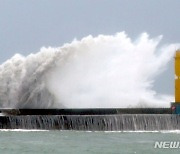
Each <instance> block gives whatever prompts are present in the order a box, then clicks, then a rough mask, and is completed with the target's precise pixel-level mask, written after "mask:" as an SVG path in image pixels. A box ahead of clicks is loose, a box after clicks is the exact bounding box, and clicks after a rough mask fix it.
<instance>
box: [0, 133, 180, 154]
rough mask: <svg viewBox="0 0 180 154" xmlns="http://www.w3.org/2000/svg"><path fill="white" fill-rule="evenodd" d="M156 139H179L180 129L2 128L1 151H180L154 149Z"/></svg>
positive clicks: (17, 153) (114, 153) (65, 153)
mask: <svg viewBox="0 0 180 154" xmlns="http://www.w3.org/2000/svg"><path fill="white" fill-rule="evenodd" d="M156 141H180V132H179V131H163V132H140V131H139V132H85V131H57V130H56V131H38V130H37V131H36V130H32V131H31V130H1V131H0V154H26V153H27V154H92V153H93V154H152V153H158V154H161V153H162V154H170V153H171V154H172V153H180V149H155V148H154V144H155V142H156Z"/></svg>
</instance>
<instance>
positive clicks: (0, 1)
mask: <svg viewBox="0 0 180 154" xmlns="http://www.w3.org/2000/svg"><path fill="white" fill-rule="evenodd" d="M179 6H180V1H179V0H173V1H172V0H158V1H157V0H26V1H24V0H0V64H2V63H3V62H4V61H6V60H7V59H9V58H11V57H12V56H13V55H14V54H15V53H20V54H22V55H25V56H26V55H28V54H30V53H36V52H38V51H39V49H40V48H41V47H42V46H45V47H48V46H53V47H59V46H62V45H63V44H64V43H67V42H69V43H70V42H71V41H72V40H73V39H74V38H77V39H81V38H83V37H85V36H87V35H93V36H97V35H98V34H107V35H113V34H115V33H117V32H121V31H126V33H127V34H128V36H129V37H131V38H132V39H135V38H137V37H138V36H139V35H140V34H141V33H142V32H147V33H149V35H150V37H156V36H158V35H163V40H162V42H161V43H162V44H169V43H178V42H180V35H179V27H180V18H179ZM173 71H174V70H173V60H172V61H171V62H170V64H169V65H168V68H167V70H166V71H165V72H164V73H163V74H161V75H160V76H159V77H158V79H157V80H156V83H155V86H154V88H155V89H156V91H157V92H161V93H168V94H173V93H174V82H173V81H174V74H173Z"/></svg>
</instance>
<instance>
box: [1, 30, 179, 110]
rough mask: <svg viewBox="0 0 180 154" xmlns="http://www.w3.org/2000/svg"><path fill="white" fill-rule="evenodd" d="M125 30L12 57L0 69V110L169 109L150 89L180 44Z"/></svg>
mask: <svg viewBox="0 0 180 154" xmlns="http://www.w3.org/2000/svg"><path fill="white" fill-rule="evenodd" d="M161 39H162V36H159V37H156V38H149V36H148V34H147V33H143V34H141V35H140V36H139V37H138V38H137V39H135V40H131V39H130V38H129V37H128V36H127V35H126V33H125V32H121V33H117V34H115V35H99V36H97V37H92V36H87V37H85V38H83V39H82V40H80V41H78V40H74V41H73V42H72V43H70V44H65V45H63V46H62V47H57V48H52V47H49V48H44V47H43V48H41V50H40V51H39V52H38V53H36V54H30V55H28V56H27V57H24V56H22V55H19V54H16V55H15V56H14V57H12V58H11V59H9V60H7V61H6V62H4V63H3V64H2V65H0V107H1V108H56V107H57V108H91V107H93V108H96V107H97V108H98V107H100V108H106V107H111V108H112V107H119V108H120V107H169V102H170V101H173V97H172V96H169V95H161V94H157V93H156V91H155V90H153V84H154V81H155V78H156V77H157V76H158V75H159V74H160V73H162V72H163V71H164V70H165V68H166V66H167V63H168V62H169V61H170V59H172V57H173V55H174V51H175V50H176V49H177V48H178V47H179V44H170V45H164V46H162V47H159V46H158V44H159V42H160V40H161Z"/></svg>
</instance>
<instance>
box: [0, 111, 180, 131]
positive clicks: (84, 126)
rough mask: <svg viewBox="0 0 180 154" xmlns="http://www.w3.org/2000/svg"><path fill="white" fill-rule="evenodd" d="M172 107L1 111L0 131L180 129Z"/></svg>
mask: <svg viewBox="0 0 180 154" xmlns="http://www.w3.org/2000/svg"><path fill="white" fill-rule="evenodd" d="M171 113H172V111H171V109H170V108H140V109H138V108H134V109H129V108H128V109H1V114H2V115H3V116H1V117H0V129H43V130H83V131H139V130H143V131H155V130H159V131H160V130H180V115H178V114H171Z"/></svg>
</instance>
